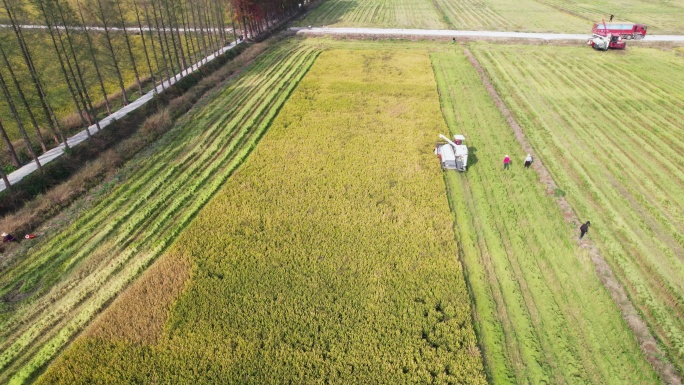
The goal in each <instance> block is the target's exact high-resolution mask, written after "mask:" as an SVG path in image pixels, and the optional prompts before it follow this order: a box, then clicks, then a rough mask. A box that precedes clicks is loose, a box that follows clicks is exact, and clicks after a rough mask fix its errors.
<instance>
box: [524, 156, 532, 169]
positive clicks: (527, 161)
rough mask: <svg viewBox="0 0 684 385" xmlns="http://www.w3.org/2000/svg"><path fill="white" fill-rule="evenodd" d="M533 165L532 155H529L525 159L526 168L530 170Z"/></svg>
mask: <svg viewBox="0 0 684 385" xmlns="http://www.w3.org/2000/svg"><path fill="white" fill-rule="evenodd" d="M531 165H532V155H530V154H527V157H526V158H525V168H530V166H531Z"/></svg>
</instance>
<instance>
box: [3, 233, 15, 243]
mask: <svg viewBox="0 0 684 385" xmlns="http://www.w3.org/2000/svg"><path fill="white" fill-rule="evenodd" d="M2 242H3V243H5V242H17V238H14V237H13V236H12V234H7V233H2Z"/></svg>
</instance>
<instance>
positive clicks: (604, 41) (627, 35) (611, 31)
mask: <svg viewBox="0 0 684 385" xmlns="http://www.w3.org/2000/svg"><path fill="white" fill-rule="evenodd" d="M646 29H647V27H646V26H645V25H643V24H634V23H606V21H605V20H602V22H601V23H594V27H593V28H592V29H591V33H592V35H591V38H589V40H588V41H587V44H588V45H590V46H591V47H592V48H594V49H595V50H597V51H607V50H608V49H609V48H612V49H625V47H626V46H627V41H626V40H641V39H643V38H644V37H645V36H646Z"/></svg>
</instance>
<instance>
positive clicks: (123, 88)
mask: <svg viewBox="0 0 684 385" xmlns="http://www.w3.org/2000/svg"><path fill="white" fill-rule="evenodd" d="M95 3H96V4H97V10H98V12H99V17H100V22H102V26H103V27H104V36H105V48H107V50H108V51H109V56H110V57H111V59H112V65H113V66H114V72H115V73H116V79H117V80H118V81H119V88H121V97H122V101H123V105H124V106H126V105H128V96H127V95H126V85H124V81H123V77H122V76H121V69H120V68H119V61H118V60H117V59H116V53H115V52H114V45H113V44H112V36H111V35H110V34H109V25H108V24H107V15H106V14H105V11H104V9H103V8H102V0H95Z"/></svg>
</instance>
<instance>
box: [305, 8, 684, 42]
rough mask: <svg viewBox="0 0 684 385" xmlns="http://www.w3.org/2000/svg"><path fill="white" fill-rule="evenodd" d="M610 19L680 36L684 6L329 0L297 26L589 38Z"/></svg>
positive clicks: (658, 32)
mask: <svg viewBox="0 0 684 385" xmlns="http://www.w3.org/2000/svg"><path fill="white" fill-rule="evenodd" d="M611 14H615V15H616V18H615V21H631V22H635V23H642V24H646V25H648V26H649V32H650V33H656V34H683V33H684V5H682V4H681V3H678V2H675V1H666V2H662V3H658V4H656V3H652V2H642V1H637V0H627V2H624V1H623V2H617V1H615V0H602V1H599V2H592V3H587V2H580V1H577V0H570V1H562V0H484V1H480V0H464V1H447V0H432V1H431V2H425V1H416V0H401V1H395V2H389V1H369V0H359V1H352V0H329V1H326V2H324V3H323V4H321V5H320V6H319V7H318V8H316V9H315V10H314V11H313V12H312V13H311V14H310V15H309V16H307V17H306V18H305V19H304V20H303V21H302V22H300V23H299V25H303V26H304V25H315V26H328V27H376V28H421V29H456V30H493V31H524V32H558V33H587V34H590V33H591V25H592V23H594V22H599V21H601V19H602V18H606V19H608V17H609V16H610V15H611Z"/></svg>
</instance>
